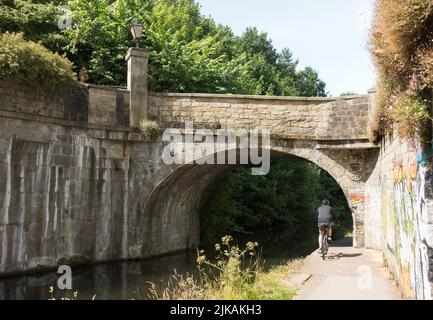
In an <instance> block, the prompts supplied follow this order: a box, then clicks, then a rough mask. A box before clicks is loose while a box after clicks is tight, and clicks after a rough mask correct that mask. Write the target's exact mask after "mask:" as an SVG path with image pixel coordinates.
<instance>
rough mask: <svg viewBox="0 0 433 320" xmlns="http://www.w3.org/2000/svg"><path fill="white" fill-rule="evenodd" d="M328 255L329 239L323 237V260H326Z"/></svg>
mask: <svg viewBox="0 0 433 320" xmlns="http://www.w3.org/2000/svg"><path fill="white" fill-rule="evenodd" d="M327 254H328V239H327V235H326V234H325V236H324V237H323V240H322V259H323V260H325V257H326V255H327Z"/></svg>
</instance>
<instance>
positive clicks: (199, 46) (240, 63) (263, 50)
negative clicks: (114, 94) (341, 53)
mask: <svg viewBox="0 0 433 320" xmlns="http://www.w3.org/2000/svg"><path fill="white" fill-rule="evenodd" d="M1 3H2V5H1V6H0V31H1V32H6V31H9V32H22V33H23V34H24V37H25V39H27V40H32V41H38V42H41V43H42V44H43V45H44V46H46V47H47V48H48V49H50V50H52V51H55V52H60V53H66V54H67V57H68V58H69V60H71V61H72V62H73V63H74V67H75V69H74V71H75V72H76V73H77V74H80V80H81V81H83V82H84V81H85V82H90V83H94V84H106V85H125V84H126V74H127V72H126V64H125V60H124V58H125V54H126V52H127V49H128V47H131V46H133V45H134V44H133V40H132V36H131V33H130V26H131V24H132V22H133V20H138V21H140V22H141V23H142V24H143V25H144V33H143V37H142V39H141V41H140V46H141V47H146V48H148V49H149V52H150V54H151V56H150V61H149V74H150V76H151V78H150V89H151V90H153V91H159V92H209V93H239V94H260V95H288V96H293V95H298V96H325V95H326V92H325V84H324V83H323V82H322V81H321V80H320V79H319V78H318V75H317V72H315V71H314V70H312V69H311V68H306V69H304V70H297V64H298V63H297V61H293V59H292V53H291V52H290V51H289V50H288V49H284V50H283V51H282V52H281V53H278V52H277V51H276V50H275V48H274V47H273V45H272V42H271V40H270V39H269V38H268V36H267V34H266V33H260V32H258V31H257V29H255V28H248V29H247V30H246V31H245V33H244V34H243V35H242V36H240V37H237V36H235V35H234V34H233V32H232V31H231V29H230V28H229V27H227V26H223V25H217V24H216V23H215V22H214V21H213V20H212V19H211V18H207V17H204V16H203V15H202V14H201V12H200V6H199V4H198V3H196V2H194V1H190V0H177V1H173V0H148V1H142V0H116V1H112V0H91V1H89V0H68V1H61V0H33V1H30V0H28V1H23V0H2V1H1ZM63 4H66V5H68V6H70V7H71V10H72V11H71V12H70V14H71V15H72V28H71V29H66V30H64V31H61V30H59V28H58V26H57V21H58V19H59V17H60V16H61V15H62V14H63V13H62V12H61V11H60V10H59V9H58V6H59V5H63Z"/></svg>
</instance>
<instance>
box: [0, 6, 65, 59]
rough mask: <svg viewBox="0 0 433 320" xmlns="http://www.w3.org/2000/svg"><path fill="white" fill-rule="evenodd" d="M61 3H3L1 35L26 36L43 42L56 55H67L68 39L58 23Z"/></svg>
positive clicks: (0, 7) (0, 8)
mask: <svg viewBox="0 0 433 320" xmlns="http://www.w3.org/2000/svg"><path fill="white" fill-rule="evenodd" d="M63 3H64V1H61V0H27V1H24V0H2V1H0V33H5V32H7V31H8V32H15V33H23V34H24V36H25V39H26V40H30V41H33V42H40V43H41V44H42V45H43V46H45V47H46V48H48V49H50V50H51V51H54V52H59V53H64V52H65V51H64V47H65V46H66V45H67V43H68V39H67V38H66V37H65V36H64V35H63V34H62V33H61V31H60V29H59V27H58V25H57V22H58V19H59V17H60V16H61V14H62V12H61V11H60V10H59V7H58V6H59V5H61V4H63Z"/></svg>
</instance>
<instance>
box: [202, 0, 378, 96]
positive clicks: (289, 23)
mask: <svg viewBox="0 0 433 320" xmlns="http://www.w3.org/2000/svg"><path fill="white" fill-rule="evenodd" d="M197 2H198V3H199V4H200V5H201V9H202V10H201V11H202V13H203V14H204V15H205V16H211V17H212V18H213V19H214V20H215V21H216V22H217V23H221V24H225V25H228V26H230V27H231V28H232V30H233V31H234V33H235V34H237V35H241V34H242V33H243V31H244V30H245V29H246V28H247V27H249V26H255V27H257V29H258V30H260V31H264V32H266V33H267V34H268V36H269V38H270V39H272V43H273V44H274V46H275V48H276V49H277V50H279V51H280V50H281V49H283V48H286V47H287V48H289V49H290V50H291V51H292V52H293V55H294V57H295V58H296V59H299V67H300V68H304V67H306V66H311V67H313V68H314V69H316V70H317V71H318V72H319V76H320V78H321V79H322V80H323V81H325V82H326V85H327V91H328V92H329V95H332V96H339V95H340V94H341V93H343V92H354V93H359V94H363V93H366V92H367V90H368V89H370V88H371V87H373V86H374V83H375V78H376V76H375V71H374V67H373V63H372V61H371V57H370V54H369V52H368V34H369V29H370V25H371V20H372V12H373V2H374V0H198V1H197Z"/></svg>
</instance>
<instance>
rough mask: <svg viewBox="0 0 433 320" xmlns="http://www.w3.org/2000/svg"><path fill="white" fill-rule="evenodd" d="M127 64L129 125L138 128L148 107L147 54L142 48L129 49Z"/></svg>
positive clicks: (145, 116)
mask: <svg viewBox="0 0 433 320" xmlns="http://www.w3.org/2000/svg"><path fill="white" fill-rule="evenodd" d="M125 60H126V61H127V62H128V90H129V92H130V99H129V125H130V126H131V127H138V125H139V123H140V120H142V119H147V112H148V110H147V107H148V61H149V54H148V52H147V50H146V49H143V48H129V50H128V53H127V54H126V58H125Z"/></svg>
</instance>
